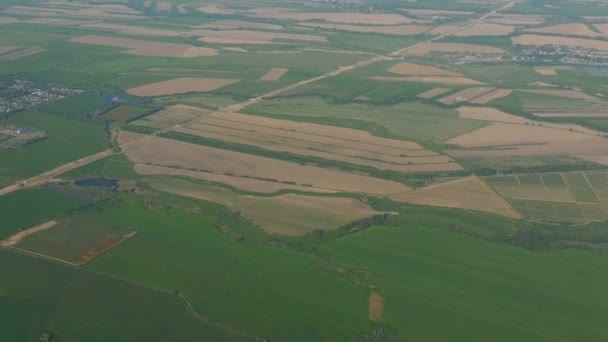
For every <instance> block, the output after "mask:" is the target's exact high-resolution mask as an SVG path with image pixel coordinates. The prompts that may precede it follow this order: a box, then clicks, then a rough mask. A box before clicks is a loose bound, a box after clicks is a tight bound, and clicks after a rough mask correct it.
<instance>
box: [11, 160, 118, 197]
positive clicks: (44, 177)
mask: <svg viewBox="0 0 608 342" xmlns="http://www.w3.org/2000/svg"><path fill="white" fill-rule="evenodd" d="M112 154H113V152H112V150H105V151H102V152H99V153H96V154H93V155H90V156H87V157H84V158H80V159H78V160H76V161H73V162H69V163H67V164H64V165H61V166H59V167H57V168H54V169H52V170H49V171H46V172H44V173H41V174H39V175H38V176H35V177H32V178H28V179H25V180H22V181H19V182H18V183H16V184H13V185H10V186H7V187H6V188H4V189H0V196H4V195H8V194H10V193H12V192H15V191H17V190H21V189H25V188H31V187H35V186H39V185H43V184H45V183H47V182H49V181H50V180H52V179H53V178H55V177H57V176H58V175H60V174H62V173H65V172H68V171H71V170H74V169H76V168H79V167H81V166H84V165H87V164H90V163H92V162H95V161H98V160H100V159H103V158H105V157H107V156H110V155H112Z"/></svg>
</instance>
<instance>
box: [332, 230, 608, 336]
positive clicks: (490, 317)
mask: <svg viewBox="0 0 608 342" xmlns="http://www.w3.org/2000/svg"><path fill="white" fill-rule="evenodd" d="M324 252H325V253H327V254H328V255H329V257H330V259H331V260H332V261H333V262H336V263H337V264H339V265H342V266H343V267H346V268H349V269H354V270H359V272H362V273H364V274H369V275H368V276H367V277H365V278H364V279H365V281H366V282H367V283H371V284H373V285H375V286H377V287H378V289H379V290H380V293H381V294H382V295H383V296H384V298H385V299H384V302H385V309H384V310H385V320H386V321H387V323H388V324H390V325H391V326H393V327H395V328H396V329H397V331H399V332H401V333H403V335H402V336H406V337H407V338H408V339H412V340H425V341H487V340H492V341H514V340H518V341H570V340H573V339H574V340H576V339H579V338H582V339H586V340H602V339H605V338H608V335H606V331H605V330H604V329H603V328H602V325H603V324H602V323H601V319H600V318H599V316H598V314H599V312H602V311H605V310H606V308H607V307H608V306H607V305H608V302H606V301H605V298H604V297H603V296H602V295H601V293H603V289H602V287H603V286H602V285H600V284H601V283H603V282H606V281H608V273H607V272H606V271H605V270H602V269H603V268H604V267H606V266H607V263H608V261H607V260H605V259H604V258H598V257H596V256H593V255H591V254H588V253H583V252H577V251H560V252H550V253H534V252H530V251H526V250H522V249H518V248H514V247H509V246H501V245H497V244H494V243H486V242H481V241H478V240H475V239H473V238H470V237H465V236H458V235H454V234H451V233H448V232H445V231H441V230H438V229H437V228H435V227H434V226H433V225H432V224H418V225H413V226H408V227H393V228H380V227H376V228H372V229H369V230H366V231H364V232H361V233H360V234H356V235H352V236H348V237H344V238H342V239H340V240H338V241H336V242H335V243H331V244H329V245H328V246H327V247H325V248H324ZM596 277H597V278H596ZM590 278H594V279H598V281H597V282H594V283H593V284H589V283H588V281H587V280H588V279H590ZM581 287H585V288H587V289H588V290H587V291H585V292H584V293H581V292H580V291H578V290H577V289H578V288H581ZM600 298H602V299H600ZM598 310H599V311H598ZM582 317H586V318H585V319H582ZM498 331H500V332H501V333H500V334H497V333H496V332H498Z"/></svg>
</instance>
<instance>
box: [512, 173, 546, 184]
mask: <svg viewBox="0 0 608 342" xmlns="http://www.w3.org/2000/svg"><path fill="white" fill-rule="evenodd" d="M517 178H518V179H519V183H520V184H521V186H522V187H524V186H526V185H532V186H542V185H543V183H542V180H541V179H540V176H539V175H519V176H517Z"/></svg>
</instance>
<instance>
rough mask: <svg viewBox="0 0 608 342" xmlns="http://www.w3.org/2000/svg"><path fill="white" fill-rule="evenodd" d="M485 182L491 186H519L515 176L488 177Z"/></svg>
mask: <svg viewBox="0 0 608 342" xmlns="http://www.w3.org/2000/svg"><path fill="white" fill-rule="evenodd" d="M486 180H487V181H488V182H489V183H490V184H492V185H503V186H519V183H518V182H517V179H516V178H515V176H499V177H488V178H486Z"/></svg>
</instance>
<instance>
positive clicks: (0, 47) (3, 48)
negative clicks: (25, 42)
mask: <svg viewBox="0 0 608 342" xmlns="http://www.w3.org/2000/svg"><path fill="white" fill-rule="evenodd" d="M18 48H19V47H18V46H8V45H0V55H1V54H3V53H7V52H10V51H13V50H15V49H18Z"/></svg>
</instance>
